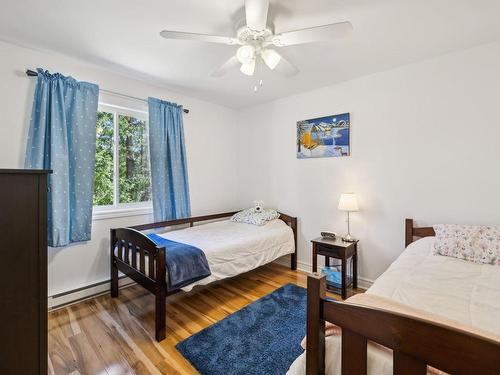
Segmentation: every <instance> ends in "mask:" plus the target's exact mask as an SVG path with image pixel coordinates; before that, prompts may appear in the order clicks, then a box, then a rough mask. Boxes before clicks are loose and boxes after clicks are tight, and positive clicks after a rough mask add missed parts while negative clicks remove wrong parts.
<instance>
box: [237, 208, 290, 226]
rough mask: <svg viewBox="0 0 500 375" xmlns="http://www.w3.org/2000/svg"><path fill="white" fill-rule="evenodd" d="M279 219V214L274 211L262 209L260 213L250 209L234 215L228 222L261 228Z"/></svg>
mask: <svg viewBox="0 0 500 375" xmlns="http://www.w3.org/2000/svg"><path fill="white" fill-rule="evenodd" d="M279 217H280V214H279V213H278V211H276V210H272V209H270V208H264V209H262V211H260V212H258V211H256V210H255V208H253V207H252V208H247V209H246V210H243V211H240V212H237V213H235V214H234V215H233V216H232V217H231V219H230V220H231V221H234V222H235V223H246V224H253V225H259V226H261V225H265V224H267V223H268V222H269V221H271V220H274V219H277V218H279Z"/></svg>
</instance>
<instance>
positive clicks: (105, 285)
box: [48, 275, 135, 311]
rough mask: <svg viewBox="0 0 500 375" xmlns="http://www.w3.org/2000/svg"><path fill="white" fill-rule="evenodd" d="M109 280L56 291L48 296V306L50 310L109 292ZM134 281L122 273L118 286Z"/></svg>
mask: <svg viewBox="0 0 500 375" xmlns="http://www.w3.org/2000/svg"><path fill="white" fill-rule="evenodd" d="M110 283H111V281H110V280H104V281H101V282H98V283H95V284H91V285H86V286H83V287H80V288H76V289H72V290H68V291H66V292H62V293H57V294H54V295H52V296H49V299H48V308H49V311H50V310H56V309H59V308H62V307H65V306H68V305H72V304H74V303H77V302H80V301H83V300H86V299H89V298H93V297H97V296H99V295H102V294H105V293H108V292H109V289H110ZM134 283H135V281H133V280H132V279H130V278H129V277H127V276H125V275H123V276H120V277H119V286H120V288H124V287H126V286H129V285H132V284H134Z"/></svg>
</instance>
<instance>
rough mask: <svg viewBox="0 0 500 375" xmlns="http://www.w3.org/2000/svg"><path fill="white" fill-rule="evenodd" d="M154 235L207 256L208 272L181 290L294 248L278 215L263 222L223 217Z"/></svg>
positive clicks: (236, 272) (249, 267) (290, 234)
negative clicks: (235, 221) (193, 248)
mask: <svg viewBox="0 0 500 375" xmlns="http://www.w3.org/2000/svg"><path fill="white" fill-rule="evenodd" d="M158 235H160V236H162V237H164V238H167V239H169V240H172V241H177V242H182V243H185V244H188V245H192V246H195V247H197V248H199V249H201V250H203V252H204V253H205V256H206V257H207V261H208V265H209V267H210V271H211V273H212V274H211V275H210V276H208V277H206V278H204V279H202V280H199V281H197V282H194V283H192V284H190V285H187V286H185V287H184V288H182V290H184V291H190V290H191V289H192V288H193V287H194V286H196V285H206V284H209V283H211V282H214V281H216V280H222V279H225V278H228V277H232V276H236V275H239V274H241V273H244V272H248V271H250V270H253V269H255V268H257V267H259V266H262V265H264V264H267V263H269V262H272V261H274V260H276V259H277V258H279V257H281V256H283V255H286V254H291V253H293V252H294V251H295V243H294V238H293V231H292V229H291V228H290V227H289V226H288V225H286V224H285V222H284V221H283V220H280V219H275V220H271V221H270V222H268V223H267V224H266V225H263V226H256V225H251V224H245V223H234V222H232V221H229V220H223V221H216V222H212V223H207V224H202V225H195V226H193V227H190V228H185V229H181V230H175V231H171V232H166V233H158ZM167 252H168V249H167ZM167 255H168V253H167Z"/></svg>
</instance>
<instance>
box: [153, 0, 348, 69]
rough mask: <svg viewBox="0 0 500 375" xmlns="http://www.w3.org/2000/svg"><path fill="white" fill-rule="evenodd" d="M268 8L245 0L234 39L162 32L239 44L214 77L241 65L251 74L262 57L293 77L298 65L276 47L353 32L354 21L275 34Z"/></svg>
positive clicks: (168, 36) (271, 66)
mask: <svg viewBox="0 0 500 375" xmlns="http://www.w3.org/2000/svg"><path fill="white" fill-rule="evenodd" d="M268 9H269V0H245V16H246V24H245V25H244V26H241V27H239V28H238V30H237V32H236V37H234V38H232V37H226V36H216V35H207V34H197V33H187V32H180V31H170V30H163V31H162V32H161V33H160V35H161V36H162V37H164V38H166V39H184V40H194V41H199V42H209V43H220V44H228V45H234V46H240V47H239V48H238V49H237V51H236V54H235V55H234V56H232V57H231V58H230V59H229V60H227V61H226V62H225V63H224V64H222V65H221V66H220V67H219V68H218V69H216V70H215V71H214V72H213V73H212V74H211V75H212V76H213V77H220V76H223V75H224V74H226V73H227V72H228V71H229V70H231V69H233V68H235V67H237V66H238V65H240V71H241V72H242V73H243V74H246V75H249V76H252V75H253V74H254V72H255V65H256V62H257V59H258V58H259V57H260V58H261V59H262V60H263V61H264V63H265V64H266V65H267V66H268V67H269V69H271V70H276V71H278V72H280V73H282V74H284V75H285V76H293V75H295V74H297V73H298V72H299V70H298V69H297V67H295V65H293V64H292V63H290V62H289V61H287V60H286V59H285V58H284V57H283V56H281V55H280V54H279V53H278V52H277V51H276V49H274V48H273V47H277V48H281V47H287V46H293V45H296V44H304V43H312V42H317V41H322V40H332V39H337V38H341V37H345V36H347V35H349V34H350V33H351V32H352V25H351V23H350V22H347V21H346V22H339V23H332V24H329V25H322V26H315V27H311V28H307V29H301V30H294V31H288V32H285V33H279V34H275V33H274V30H273V27H271V26H269V25H268V24H267V12H268Z"/></svg>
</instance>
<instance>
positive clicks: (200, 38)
mask: <svg viewBox="0 0 500 375" xmlns="http://www.w3.org/2000/svg"><path fill="white" fill-rule="evenodd" d="M160 35H161V36H162V37H164V38H165V39H182V40H193V41H196V42H209V43H220V44H229V45H234V44H238V40H237V39H236V38H231V37H228V36H217V35H207V34H197V33H184V32H182V31H170V30H163V31H162V32H160Z"/></svg>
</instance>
